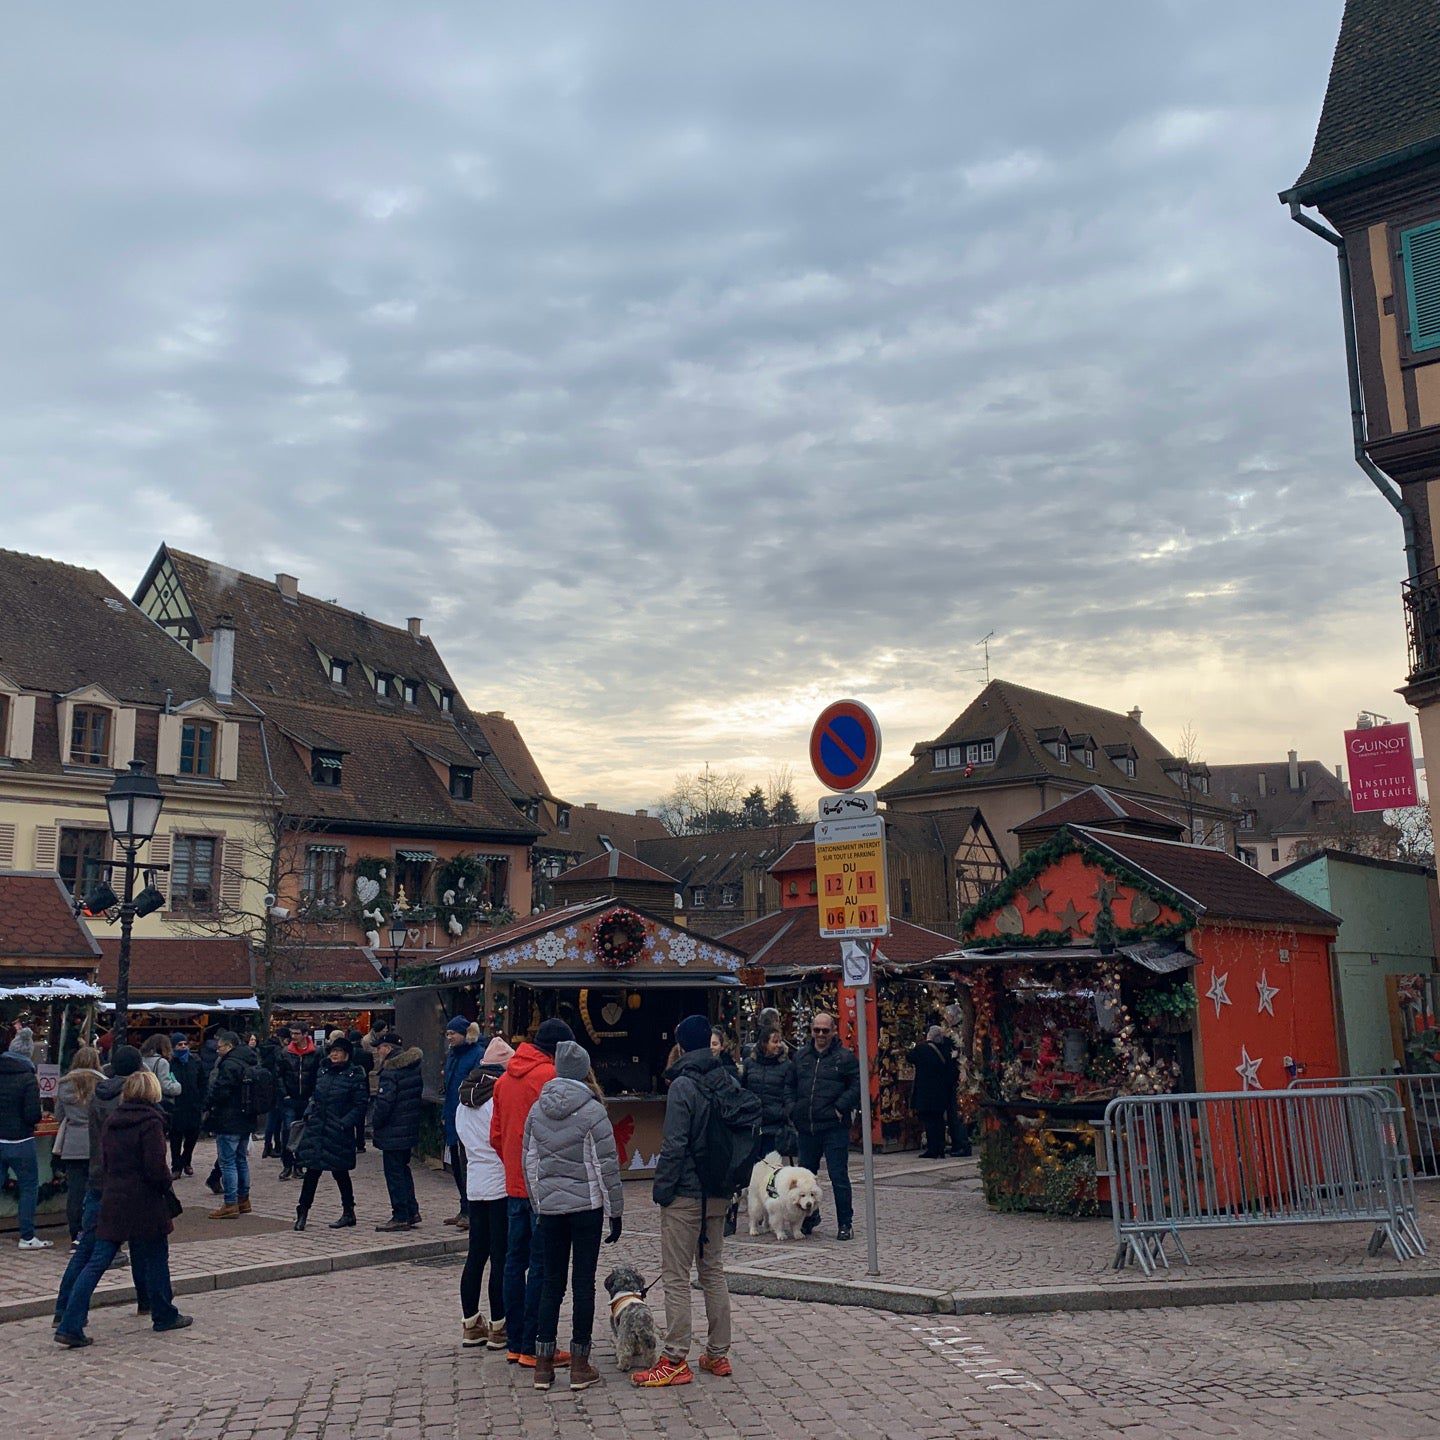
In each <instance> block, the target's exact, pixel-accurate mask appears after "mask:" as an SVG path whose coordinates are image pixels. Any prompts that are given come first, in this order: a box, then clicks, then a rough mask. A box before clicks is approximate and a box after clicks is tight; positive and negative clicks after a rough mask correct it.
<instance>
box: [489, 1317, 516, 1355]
mask: <svg viewBox="0 0 1440 1440" xmlns="http://www.w3.org/2000/svg"><path fill="white" fill-rule="evenodd" d="M509 1343H510V1342H509V1340H508V1338H507V1337H506V1334H505V1320H504V1317H503V1316H502V1317H501V1318H500V1319H499V1320H492V1321H491V1322H490V1338H489V1339H488V1340H487V1341H486V1342H485V1348H486V1349H487V1350H504V1349H506V1348H507V1347H508V1345H509Z"/></svg>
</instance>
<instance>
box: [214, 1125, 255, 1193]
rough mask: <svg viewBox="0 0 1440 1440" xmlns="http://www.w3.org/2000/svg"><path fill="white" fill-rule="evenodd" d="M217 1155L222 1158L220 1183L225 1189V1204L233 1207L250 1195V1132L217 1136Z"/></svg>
mask: <svg viewBox="0 0 1440 1440" xmlns="http://www.w3.org/2000/svg"><path fill="white" fill-rule="evenodd" d="M215 1153H216V1154H217V1155H218V1156H219V1158H220V1183H221V1184H222V1185H223V1186H224V1187H225V1203H226V1204H227V1205H233V1204H234V1203H235V1202H236V1201H237V1200H244V1199H247V1198H248V1197H249V1195H250V1132H249V1131H248V1130H247V1131H246V1132H245V1134H243V1135H217V1136H216V1137H215Z"/></svg>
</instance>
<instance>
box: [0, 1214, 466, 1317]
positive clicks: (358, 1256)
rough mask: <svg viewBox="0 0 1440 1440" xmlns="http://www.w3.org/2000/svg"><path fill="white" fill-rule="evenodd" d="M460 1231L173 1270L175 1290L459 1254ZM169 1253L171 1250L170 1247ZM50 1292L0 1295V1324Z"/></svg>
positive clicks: (47, 1302)
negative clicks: (200, 1271)
mask: <svg viewBox="0 0 1440 1440" xmlns="http://www.w3.org/2000/svg"><path fill="white" fill-rule="evenodd" d="M469 1244H470V1242H469V1239H468V1237H466V1236H457V1237H456V1238H455V1239H453V1240H448V1239H447V1240H419V1241H414V1242H412V1243H410V1244H405V1245H377V1246H374V1247H372V1248H370V1249H368V1250H345V1251H342V1252H340V1253H339V1254H338V1255H297V1256H296V1257H295V1258H294V1259H292V1260H267V1261H264V1262H262V1263H260V1264H256V1265H235V1266H231V1267H228V1268H226V1269H222V1270H213V1271H211V1272H210V1273H208V1274H205V1275H177V1276H176V1277H175V1280H174V1290H175V1294H176V1295H200V1294H203V1293H204V1292H206V1291H207V1290H233V1289H235V1288H237V1287H238V1286H241V1285H264V1284H267V1283H268V1282H269V1281H271V1280H299V1279H303V1278H304V1277H305V1276H307V1275H330V1274H333V1273H334V1272H336V1271H340V1270H359V1269H363V1268H365V1267H367V1266H371V1265H398V1264H403V1263H404V1262H405V1261H407V1260H428V1259H430V1258H432V1257H434V1256H438V1255H456V1254H464V1252H465V1251H466V1249H467V1248H468V1247H469ZM170 1254H171V1257H172V1258H173V1257H174V1255H175V1251H174V1250H172V1251H171V1252H170ZM134 1299H135V1287H134V1286H133V1285H118V1286H116V1287H114V1288H113V1289H106V1290H97V1291H96V1292H95V1296H94V1299H92V1300H91V1302H90V1305H91V1308H92V1309H95V1308H99V1307H101V1306H105V1305H126V1304H129V1303H131V1302H132V1301H133V1300H134ZM54 1309H55V1301H54V1297H53V1296H42V1297H40V1298H38V1299H35V1300H0V1325H3V1324H5V1323H6V1322H7V1321H10V1320H31V1319H33V1318H34V1317H35V1316H37V1315H47V1316H48V1315H51V1314H53V1313H54Z"/></svg>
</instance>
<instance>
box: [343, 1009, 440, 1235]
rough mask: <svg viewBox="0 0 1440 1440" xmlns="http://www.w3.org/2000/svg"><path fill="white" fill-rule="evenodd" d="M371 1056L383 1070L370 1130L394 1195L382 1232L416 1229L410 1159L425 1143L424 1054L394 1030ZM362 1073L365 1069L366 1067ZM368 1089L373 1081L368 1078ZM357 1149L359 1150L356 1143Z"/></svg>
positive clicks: (416, 1204) (417, 1214)
mask: <svg viewBox="0 0 1440 1440" xmlns="http://www.w3.org/2000/svg"><path fill="white" fill-rule="evenodd" d="M372 1059H373V1060H374V1062H375V1064H376V1069H377V1070H378V1071H379V1074H380V1089H379V1092H378V1093H377V1094H376V1096H375V1106H374V1110H373V1111H372V1114H371V1122H370V1123H371V1127H372V1131H371V1133H372V1134H373V1136H374V1139H375V1148H376V1149H377V1150H378V1151H379V1152H380V1160H381V1163H382V1164H383V1166H384V1169H385V1189H386V1190H387V1192H388V1193H389V1196H390V1218H389V1219H388V1220H387V1221H385V1222H384V1223H383V1224H381V1225H377V1226H376V1227H375V1228H376V1229H377V1230H387V1231H388V1230H413V1229H414V1228H415V1227H416V1226H417V1225H418V1224H419V1223H420V1202H419V1201H418V1200H416V1198H415V1177H414V1176H413V1175H412V1174H411V1173H410V1157H411V1154H412V1153H413V1152H414V1149H415V1147H416V1145H418V1144H419V1143H420V1116H421V1112H422V1111H423V1109H424V1102H423V1096H424V1091H425V1077H424V1076H423V1075H422V1074H421V1063H422V1061H423V1060H424V1059H425V1052H424V1051H423V1050H421V1049H420V1047H419V1046H418V1045H406V1044H405V1042H404V1041H403V1040H402V1039H401V1038H400V1036H399V1035H398V1034H396V1032H395V1031H393V1030H391V1031H389V1032H388V1033H387V1034H385V1035H383V1036H382V1037H381V1039H380V1043H379V1044H378V1045H377V1046H376V1047H375V1049H374V1052H373V1055H372ZM361 1069H362V1073H363V1069H364V1067H363V1066H362V1067H361ZM365 1088H366V1093H367V1095H368V1093H369V1088H370V1086H369V1081H368V1080H367V1081H366V1086H365ZM355 1148H356V1149H357V1150H358V1149H359V1148H360V1147H359V1145H358V1144H357V1145H356V1147H355Z"/></svg>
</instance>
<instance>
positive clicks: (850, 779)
mask: <svg viewBox="0 0 1440 1440" xmlns="http://www.w3.org/2000/svg"><path fill="white" fill-rule="evenodd" d="M879 763H880V722H879V721H878V720H876V718H875V713H874V711H872V710H871V709H870V707H869V706H868V705H862V704H861V703H860V701H858V700H836V701H835V702H834V704H831V705H827V706H826V707H825V708H824V709H823V710H822V711H821V712H820V718H819V719H818V720H816V722H815V727H814V729H812V730H811V731H810V765H811V768H812V769H813V770H814V771H815V774H816V775H817V776H818V777H819V778H820V783H821V784H822V785H828V786H829V787H830V789H832V790H858V789H859V788H860V787H861V786H862V785H863V784H864V783H865V782H866V781H867V780H868V779H869V778H870V777H871V776H872V775H873V774H874V773H875V767H876V766H877V765H878V764H879Z"/></svg>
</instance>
